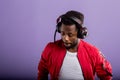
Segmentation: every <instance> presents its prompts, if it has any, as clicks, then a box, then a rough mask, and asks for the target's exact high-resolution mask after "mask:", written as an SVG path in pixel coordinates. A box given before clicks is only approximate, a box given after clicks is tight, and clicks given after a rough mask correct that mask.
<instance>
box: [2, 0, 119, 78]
mask: <svg viewBox="0 0 120 80" xmlns="http://www.w3.org/2000/svg"><path fill="white" fill-rule="evenodd" d="M119 4H120V1H119V0H51V1H50V0H49V1H48V0H0V77H1V78H2V77H3V78H4V77H5V78H30V79H36V77H37V66H38V62H39V59H40V55H41V52H42V51H43V49H44V47H45V45H46V44H47V43H48V42H50V41H53V35H54V30H55V25H56V18H57V17H58V16H59V15H61V14H63V13H65V12H66V11H68V10H77V11H80V12H82V13H84V15H85V22H84V24H85V25H86V27H87V28H88V31H89V35H88V36H87V38H86V39H85V41H87V42H89V43H91V44H93V45H95V46H96V47H98V48H99V49H100V50H101V51H102V52H103V53H104V55H105V56H106V59H108V60H109V61H110V62H111V64H112V67H113V75H114V78H119V76H120V69H119V68H120V63H119V61H120V42H119V41H120V36H119V34H120V32H119V29H120V5H119ZM59 38H60V37H59V34H57V39H59Z"/></svg>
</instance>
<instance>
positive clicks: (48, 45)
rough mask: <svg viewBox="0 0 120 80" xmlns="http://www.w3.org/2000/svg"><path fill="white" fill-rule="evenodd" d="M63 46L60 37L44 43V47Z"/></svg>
mask: <svg viewBox="0 0 120 80" xmlns="http://www.w3.org/2000/svg"><path fill="white" fill-rule="evenodd" d="M62 46H63V42H62V40H61V39H60V40H57V41H55V42H49V43H48V44H47V45H46V47H45V49H47V50H48V49H50V50H51V49H52V48H57V47H62Z"/></svg>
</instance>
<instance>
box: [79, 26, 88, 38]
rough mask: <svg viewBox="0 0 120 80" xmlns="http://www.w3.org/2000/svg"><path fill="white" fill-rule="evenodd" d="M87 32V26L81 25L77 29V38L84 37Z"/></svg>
mask: <svg viewBox="0 0 120 80" xmlns="http://www.w3.org/2000/svg"><path fill="white" fill-rule="evenodd" d="M87 34H88V31H87V28H86V27H81V28H80V29H79V30H78V38H81V39H84V38H85V37H86V36H87Z"/></svg>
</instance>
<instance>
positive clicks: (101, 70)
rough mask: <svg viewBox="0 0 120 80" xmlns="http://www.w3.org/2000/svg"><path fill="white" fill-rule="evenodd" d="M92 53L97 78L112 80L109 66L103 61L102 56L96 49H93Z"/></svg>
mask: <svg viewBox="0 0 120 80" xmlns="http://www.w3.org/2000/svg"><path fill="white" fill-rule="evenodd" d="M94 52H95V54H96V56H95V57H96V63H95V70H96V73H97V76H98V77H99V78H100V80H112V67H111V64H110V63H109V62H108V61H107V60H106V59H105V57H104V56H103V54H102V53H101V52H100V51H99V50H98V49H95V51H94Z"/></svg>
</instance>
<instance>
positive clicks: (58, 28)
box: [56, 22, 62, 33]
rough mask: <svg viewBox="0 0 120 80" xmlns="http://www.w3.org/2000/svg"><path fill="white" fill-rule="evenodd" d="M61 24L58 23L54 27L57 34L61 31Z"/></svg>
mask: <svg viewBox="0 0 120 80" xmlns="http://www.w3.org/2000/svg"><path fill="white" fill-rule="evenodd" d="M61 24H62V23H61V22H59V23H58V24H57V25H56V30H57V32H58V33H60V32H61V31H60V26H61Z"/></svg>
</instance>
